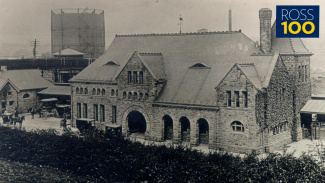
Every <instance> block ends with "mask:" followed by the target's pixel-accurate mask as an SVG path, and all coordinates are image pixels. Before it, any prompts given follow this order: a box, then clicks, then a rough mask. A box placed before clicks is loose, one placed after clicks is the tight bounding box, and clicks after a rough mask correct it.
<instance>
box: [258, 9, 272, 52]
mask: <svg viewBox="0 0 325 183" xmlns="http://www.w3.org/2000/svg"><path fill="white" fill-rule="evenodd" d="M259 17H260V47H261V49H262V51H263V52H264V53H265V54H267V53H270V52H271V46H272V43H271V18H272V10H270V9H269V8H262V9H260V11H259Z"/></svg>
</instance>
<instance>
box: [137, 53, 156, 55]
mask: <svg viewBox="0 0 325 183" xmlns="http://www.w3.org/2000/svg"><path fill="white" fill-rule="evenodd" d="M139 54H140V55H162V53H139Z"/></svg>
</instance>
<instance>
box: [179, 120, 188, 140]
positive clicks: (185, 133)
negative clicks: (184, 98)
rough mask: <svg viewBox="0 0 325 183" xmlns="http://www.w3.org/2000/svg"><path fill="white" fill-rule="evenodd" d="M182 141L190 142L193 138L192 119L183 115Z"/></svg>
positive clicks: (181, 121)
mask: <svg viewBox="0 0 325 183" xmlns="http://www.w3.org/2000/svg"><path fill="white" fill-rule="evenodd" d="M179 122H180V123H181V141H184V142H189V141H190V140H191V128H190V127H191V126H190V120H188V118H187V117H181V119H180V120H179Z"/></svg>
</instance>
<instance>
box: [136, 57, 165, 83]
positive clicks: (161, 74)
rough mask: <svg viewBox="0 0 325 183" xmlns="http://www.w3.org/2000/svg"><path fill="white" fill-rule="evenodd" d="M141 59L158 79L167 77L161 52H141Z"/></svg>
mask: <svg viewBox="0 0 325 183" xmlns="http://www.w3.org/2000/svg"><path fill="white" fill-rule="evenodd" d="M139 55H140V59H141V60H142V62H143V63H144V64H145V66H146V67H147V69H148V70H149V72H150V73H151V74H152V75H153V77H154V78H155V79H156V80H159V79H165V78H166V75H165V66H164V62H163V56H162V54H161V53H139Z"/></svg>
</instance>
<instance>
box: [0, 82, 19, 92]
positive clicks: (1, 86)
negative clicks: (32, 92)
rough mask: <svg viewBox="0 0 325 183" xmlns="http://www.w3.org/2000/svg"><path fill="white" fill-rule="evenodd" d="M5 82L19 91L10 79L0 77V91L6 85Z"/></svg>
mask: <svg viewBox="0 0 325 183" xmlns="http://www.w3.org/2000/svg"><path fill="white" fill-rule="evenodd" d="M7 83H10V85H11V86H12V87H13V88H14V89H15V90H16V91H17V92H19V89H18V88H17V87H16V86H15V85H14V84H13V83H12V82H11V81H10V79H0V91H1V90H2V89H3V88H4V87H5V86H6V85H7Z"/></svg>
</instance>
